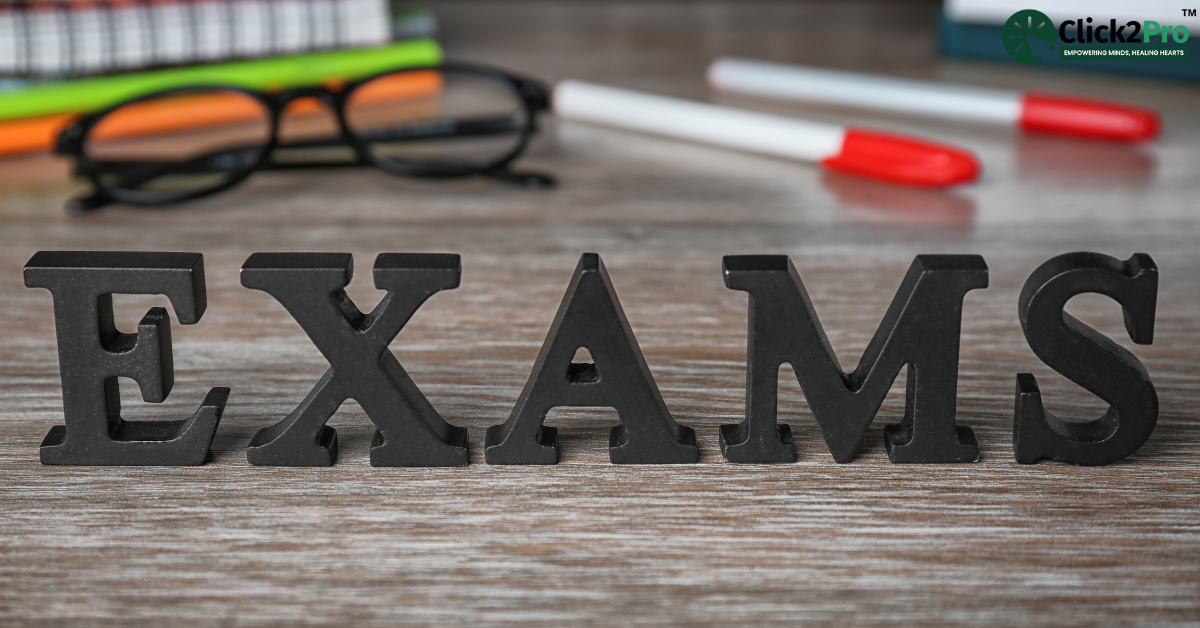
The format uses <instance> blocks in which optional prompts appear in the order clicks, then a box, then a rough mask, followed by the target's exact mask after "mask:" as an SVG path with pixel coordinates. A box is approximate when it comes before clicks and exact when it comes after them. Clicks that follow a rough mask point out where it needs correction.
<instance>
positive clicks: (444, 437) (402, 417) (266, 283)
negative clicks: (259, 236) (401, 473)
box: [242, 253, 467, 467]
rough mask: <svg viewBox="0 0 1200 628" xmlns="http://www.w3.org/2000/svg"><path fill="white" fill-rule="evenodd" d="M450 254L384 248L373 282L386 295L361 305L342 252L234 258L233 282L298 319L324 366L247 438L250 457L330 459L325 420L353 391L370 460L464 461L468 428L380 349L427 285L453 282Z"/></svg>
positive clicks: (290, 461) (408, 463)
mask: <svg viewBox="0 0 1200 628" xmlns="http://www.w3.org/2000/svg"><path fill="white" fill-rule="evenodd" d="M461 272H462V271H461V265H460V262H459V257H458V255H448V254H436V253H434V254H409V253H383V254H380V255H379V257H377V258H375V287H376V288H379V289H380V290H387V296H385V297H384V298H383V300H382V301H380V302H379V305H377V306H376V307H375V309H374V311H372V312H371V313H370V314H363V313H362V312H360V311H359V310H358V308H357V307H356V306H355V305H354V303H353V302H352V301H351V300H350V297H349V296H347V295H346V291H345V290H344V288H345V287H346V286H347V285H348V284H349V283H350V278H351V276H352V275H353V273H354V261H353V257H352V256H351V255H349V254H347V253H255V254H254V255H251V256H250V258H249V259H247V260H246V263H245V264H243V265H242V285H243V286H246V287H247V288H253V289H255V290H262V291H263V292H266V293H268V294H270V295H271V296H273V297H275V298H276V299H277V300H278V301H279V302H280V303H281V304H283V307H284V308H286V309H287V311H288V312H289V313H290V314H291V315H292V317H293V318H295V319H296V322H297V323H299V324H300V326H301V327H302V328H304V333H306V334H308V337H309V338H310V339H311V340H312V341H313V344H315V345H316V346H317V349H319V350H320V351H321V354H322V355H324V356H325V359H326V360H329V364H330V367H329V370H328V371H326V372H325V374H324V375H323V376H321V379H320V381H318V382H317V385H316V386H315V387H313V389H312V391H311V392H309V393H308V396H307V397H305V398H304V401H301V402H300V405H299V406H297V407H296V409H295V410H293V411H292V413H291V414H289V415H288V416H287V418H285V419H283V420H282V421H280V422H279V423H276V424H275V425H272V426H270V427H267V428H263V429H261V430H259V432H258V433H257V434H255V436H254V438H253V439H252V440H251V441H250V449H249V453H248V454H247V459H248V460H249V461H250V463H251V464H257V465H277V466H294V467H316V466H329V465H331V464H333V460H334V457H335V456H336V455H337V433H336V432H335V431H334V430H333V428H331V427H326V426H325V422H326V421H328V420H329V417H331V416H333V413H334V412H336V411H337V409H338V407H339V406H341V405H342V402H344V401H345V400H346V399H349V398H353V399H354V400H355V401H357V402H358V403H359V405H361V406H362V409H363V410H364V411H365V412H366V413H367V416H368V417H370V418H371V421H372V422H373V423H375V427H376V428H377V429H376V431H375V438H374V440H373V441H372V443H371V465H372V466H376V467H442V466H460V465H465V464H467V430H466V429H464V428H461V427H455V426H453V425H450V424H449V423H447V422H445V421H444V420H442V417H441V416H440V415H439V414H438V413H437V410H434V409H433V406H432V405H430V403H429V401H428V400H427V399H425V396H424V395H422V394H421V391H420V389H418V388H417V386H416V384H414V383H413V381H412V379H410V378H409V377H408V373H405V372H404V368H403V367H401V366H400V362H399V361H397V360H396V357H395V356H394V355H392V352H391V351H389V350H388V343H390V342H391V341H392V339H393V338H395V337H396V334H398V333H400V330H401V329H403V328H404V325H405V323H407V322H408V319H409V318H410V317H412V315H413V313H414V312H416V311H417V308H419V307H421V304H422V303H424V302H425V300H426V299H428V298H429V297H430V295H432V294H433V293H435V292H438V291H441V290H447V289H453V288H457V287H458V281H459V276H460V275H461Z"/></svg>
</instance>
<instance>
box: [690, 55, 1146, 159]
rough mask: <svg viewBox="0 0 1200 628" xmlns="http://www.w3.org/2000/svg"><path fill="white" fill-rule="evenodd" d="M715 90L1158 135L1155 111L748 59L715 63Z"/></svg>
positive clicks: (1099, 134) (1121, 137) (1021, 124)
mask: <svg viewBox="0 0 1200 628" xmlns="http://www.w3.org/2000/svg"><path fill="white" fill-rule="evenodd" d="M708 82H709V85H711V86H712V87H713V88H714V89H717V90H721V91H729V92H738V93H743V94H751V95H755V96H766V97H772V98H781V99H787V100H805V101H812V102H822V103H833V104H839V105H850V106H854V107H863V108H869V109H881V110H886V111H899V112H903V113H911V114H916V115H923V116H930V117H937V118H942V119H949V120H962V121H967V122H982V123H990V124H1001V125H1007V126H1011V127H1014V128H1018V129H1021V130H1023V131H1034V132H1039V133H1054V134H1059V135H1073V136H1076V137H1087V138H1092V139H1103V140H1113V141H1123V142H1137V141H1144V140H1150V139H1154V138H1155V137H1156V136H1158V132H1159V128H1160V127H1161V123H1160V121H1159V117H1158V114H1157V113H1156V112H1154V111H1153V110H1151V109H1146V108H1144V107H1134V106H1132V105H1125V104H1121V103H1114V102H1107V101H1102V100H1092V99H1087V98H1075V97H1072V96H1061V95H1054V94H1038V93H1029V92H1025V93H1022V92H1014V91H1007V90H1000V89H990V88H982V87H968V86H960V85H943V84H940V83H928V82H924V81H913V80H908V79H896V78H886V77H878V76H870V75H866V74H855V73H851V72H838V71H832V70H818V69H814V68H805V67H800V66H794V65H783V64H778V63H764V62H761V61H748V60H743V59H728V58H725V59H717V60H716V61H714V62H713V63H712V64H711V65H710V66H709V67H708Z"/></svg>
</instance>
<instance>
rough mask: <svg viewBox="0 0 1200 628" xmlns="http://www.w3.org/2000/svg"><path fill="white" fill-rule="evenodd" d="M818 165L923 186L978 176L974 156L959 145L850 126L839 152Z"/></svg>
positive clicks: (941, 184) (962, 180)
mask: <svg viewBox="0 0 1200 628" xmlns="http://www.w3.org/2000/svg"><path fill="white" fill-rule="evenodd" d="M821 165H822V166H825V167H826V168H829V169H830V170H837V171H839V172H846V173H850V174H857V175H861V176H864V177H871V178H873V179H883V180H884V181H891V182H893V183H904V184H907V185H920V186H926V187H942V186H947V185H954V184H956V183H966V182H968V181H974V180H975V178H976V177H978V176H979V162H978V161H977V160H976V159H975V155H972V154H971V153H969V152H967V151H965V150H962V149H960V148H955V147H953V146H946V145H944V144H935V143H933V142H926V141H924V140H918V139H913V138H910V137H903V136H899V135H888V134H887V133H879V132H876V131H864V130H862V129H850V128H848V129H846V136H845V139H843V140H842V152H840V153H838V154H836V155H834V156H833V157H827V158H825V159H824V160H822V161H821Z"/></svg>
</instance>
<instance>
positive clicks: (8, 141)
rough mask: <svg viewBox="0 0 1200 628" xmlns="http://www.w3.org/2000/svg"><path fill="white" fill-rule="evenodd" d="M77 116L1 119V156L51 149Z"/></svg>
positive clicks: (62, 115)
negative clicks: (60, 134) (61, 132)
mask: <svg viewBox="0 0 1200 628" xmlns="http://www.w3.org/2000/svg"><path fill="white" fill-rule="evenodd" d="M76 117H78V116H76V115H75V114H73V113H59V114H55V115H52V116H37V117H35V118H18V119H16V120H0V157H8V156H10V155H18V154H21V153H29V152H33V151H41V150H50V149H51V148H54V142H55V140H56V139H57V138H58V133H59V131H62V130H63V129H65V128H66V127H67V125H68V124H70V123H71V121H72V120H74V119H75V118H76Z"/></svg>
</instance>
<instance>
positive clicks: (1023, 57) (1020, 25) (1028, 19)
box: [1000, 9, 1058, 63]
mask: <svg viewBox="0 0 1200 628" xmlns="http://www.w3.org/2000/svg"><path fill="white" fill-rule="evenodd" d="M1000 37H1001V40H1002V41H1003V43H1004V50H1006V51H1007V52H1008V56H1010V57H1012V58H1013V59H1016V60H1017V61H1020V62H1021V63H1033V62H1035V61H1041V60H1042V57H1041V56H1040V55H1038V54H1037V53H1036V52H1034V50H1033V40H1034V39H1040V40H1042V41H1045V42H1047V43H1048V44H1049V46H1047V48H1046V49H1047V50H1054V44H1055V43H1056V42H1057V41H1058V37H1057V36H1056V35H1055V32H1054V22H1051V21H1050V18H1049V16H1047V15H1046V14H1045V13H1042V12H1041V11H1034V10H1033V9H1025V10H1023V11H1017V12H1016V13H1013V14H1012V15H1010V16H1009V18H1008V19H1007V20H1006V21H1005V22H1004V28H1003V29H1001V30H1000Z"/></svg>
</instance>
